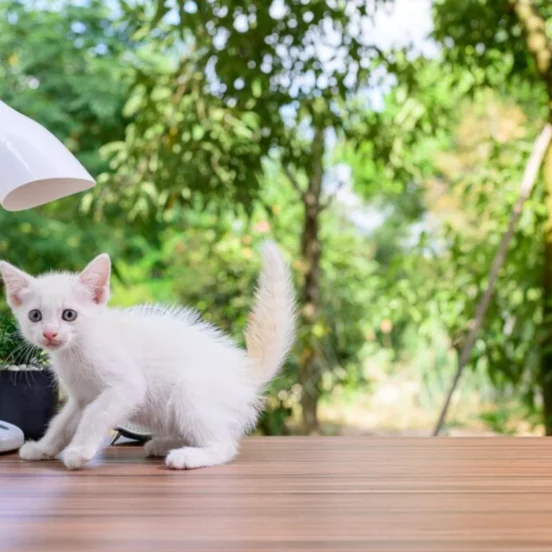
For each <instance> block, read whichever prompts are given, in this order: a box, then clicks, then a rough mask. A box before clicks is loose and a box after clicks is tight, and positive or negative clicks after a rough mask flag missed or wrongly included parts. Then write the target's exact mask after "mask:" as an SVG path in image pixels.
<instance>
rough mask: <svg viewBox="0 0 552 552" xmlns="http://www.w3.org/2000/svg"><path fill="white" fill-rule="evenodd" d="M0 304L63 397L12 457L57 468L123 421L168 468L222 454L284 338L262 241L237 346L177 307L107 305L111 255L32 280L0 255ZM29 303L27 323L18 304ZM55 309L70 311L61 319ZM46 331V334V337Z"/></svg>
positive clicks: (271, 255) (284, 348)
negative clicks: (144, 431)
mask: <svg viewBox="0 0 552 552" xmlns="http://www.w3.org/2000/svg"><path fill="white" fill-rule="evenodd" d="M0 272H1V273H2V276H3V278H4V282H5V285H6V295H7V298H8V302H9V304H10V306H11V308H12V310H13V312H14V314H15V316H16V318H17V320H18V323H19V326H20V329H21V331H22V333H23V335H24V336H25V338H26V339H27V340H28V341H29V342H30V343H32V344H34V345H37V346H39V347H41V348H43V349H45V350H47V351H48V352H49V353H50V357H51V360H52V368H53V370H54V372H55V374H56V376H57V377H58V378H59V379H60V380H61V382H62V383H63V384H64V386H65V387H66V388H67V391H68V394H69V400H68V402H67V403H66V405H65V406H64V408H63V409H62V411H61V412H60V413H59V414H58V415H57V416H56V417H55V418H54V419H53V421H52V422H51V424H50V427H49V428H48V431H47V432H46V435H45V436H44V437H43V438H42V439H41V440H40V441H38V442H28V443H26V444H25V445H24V446H23V447H22V448H21V450H20V455H21V458H24V459H26V460H40V459H46V458H53V457H55V456H56V455H58V454H59V453H60V452H61V451H63V461H64V463H65V465H66V466H67V468H69V469H78V468H81V467H82V466H83V465H84V464H85V463H86V462H87V461H88V460H90V459H91V458H93V456H94V455H95V454H96V453H97V451H98V449H99V448H100V446H101V443H102V441H103V439H104V438H105V436H106V434H107V433H108V432H109V430H110V429H112V428H113V427H115V426H116V425H118V424H121V423H123V422H125V421H128V420H132V421H134V422H136V423H139V424H142V425H144V426H146V427H148V428H150V429H151V430H152V431H153V433H154V438H153V440H152V441H150V442H148V443H147V444H146V447H145V449H146V454H147V455H149V456H166V464H167V466H168V467H170V468H174V469H186V468H199V467H202V466H212V465H216V464H221V463H225V462H228V461H230V460H231V459H232V458H234V457H235V456H236V454H237V451H238V442H239V439H240V438H241V437H242V436H243V435H244V434H245V433H246V432H248V431H249V430H251V429H252V428H253V427H254V426H255V423H256V420H257V416H258V413H259V408H260V406H261V402H260V393H261V392H262V388H263V387H264V386H265V385H266V384H267V383H268V382H269V381H270V380H271V379H272V378H273V377H274V376H275V374H276V373H277V371H278V370H279V368H280V366H281V365H282V363H283V361H284V360H285V357H286V355H287V353H288V351H289V349H290V347H291V345H292V343H293V335H294V319H295V312H294V293H293V288H292V285H291V279H290V273H289V269H288V267H287V265H286V264H285V262H284V261H283V259H282V257H281V255H280V252H279V250H278V248H277V247H276V245H274V244H272V243H267V244H266V245H265V246H264V248H263V268H262V271H261V275H260V279H259V289H258V291H257V294H256V298H255V305H254V308H253V312H252V314H251V319H250V323H249V325H248V327H247V330H246V343H247V348H248V350H247V351H245V350H243V349H240V348H239V347H237V346H236V344H235V343H234V342H233V341H232V340H231V339H230V338H228V337H226V336H224V335H223V334H222V333H221V332H219V331H218V330H217V329H215V328H213V327H212V326H211V325H209V324H207V323H206V322H202V321H201V320H200V318H199V315H197V314H196V313H195V312H193V311H190V310H187V309H179V308H165V307H162V306H151V307H134V308H131V309H125V310H120V309H111V308H108V307H106V302H107V300H108V297H109V275H110V261H109V257H108V256H107V255H105V254H104V255H100V256H99V257H96V259H94V260H93V261H92V262H91V263H90V264H89V265H88V266H87V267H86V268H85V269H84V271H83V272H82V273H81V274H79V275H76V274H70V273H50V274H45V275H41V276H39V277H36V278H33V277H31V276H29V275H28V274H26V273H24V272H22V271H20V270H19V269H16V268H15V267H13V266H12V265H10V264H8V263H6V262H3V261H0ZM33 309H38V310H40V312H41V314H42V320H40V321H39V322H32V321H31V320H30V319H29V312H30V311H31V310H33ZM65 309H72V310H74V311H76V313H77V318H76V319H75V320H74V321H65V320H63V319H62V314H63V312H64V310H65ZM52 335H54V336H55V337H54V338H52V337H51V336H52Z"/></svg>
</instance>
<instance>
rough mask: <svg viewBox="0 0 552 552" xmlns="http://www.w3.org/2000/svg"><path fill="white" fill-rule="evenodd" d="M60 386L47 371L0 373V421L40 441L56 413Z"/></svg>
mask: <svg viewBox="0 0 552 552" xmlns="http://www.w3.org/2000/svg"><path fill="white" fill-rule="evenodd" d="M56 403H57V387H56V384H55V380H54V377H53V375H52V374H51V372H50V371H48V370H40V371H39V370H28V371H23V370H21V371H12V370H0V420H4V421H6V422H9V423H11V424H14V425H16V426H17V427H19V428H21V430H22V431H23V433H24V434H25V439H26V440H27V439H32V440H37V439H40V438H41V437H42V436H43V435H44V433H45V432H46V429H47V427H48V423H49V422H50V420H51V419H52V417H53V415H54V414H55V410H56Z"/></svg>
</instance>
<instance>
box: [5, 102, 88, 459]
mask: <svg viewBox="0 0 552 552" xmlns="http://www.w3.org/2000/svg"><path fill="white" fill-rule="evenodd" d="M94 185H95V182H94V179H93V178H92V177H91V176H90V175H89V174H88V172H87V171H86V169H85V168H84V167H83V166H82V165H81V164H80V163H79V162H78V161H77V159H76V158H75V157H74V156H73V154H71V153H70V152H69V150H68V149H67V148H66V147H65V146H64V145H63V144H62V143H61V142H60V141H59V140H58V139H57V138H56V137H55V136H54V135H53V134H52V133H51V132H49V131H48V130H46V129H45V128H44V127H43V126H41V125H39V124H38V123H37V122H35V121H33V120H32V119H29V118H28V117H25V115H22V114H21V113H19V112H17V111H16V110H15V109H12V108H11V107H8V106H7V105H6V104H5V103H3V102H1V101H0V204H1V205H2V207H3V208H4V209H6V210H7V211H22V210H24V209H31V208H32V207H38V206H39V205H44V204H45V203H49V202H50V201H54V200H56V199H61V198H62V197H66V196H68V195H72V194H76V193H78V192H83V191H84V190H87V189H89V188H92V187H93V186H94ZM23 438H24V436H23V432H22V431H21V429H19V428H18V427H16V426H15V425H13V424H9V423H7V422H3V421H0V453H2V452H7V451H11V450H15V449H18V448H19V447H20V446H21V445H22V444H23Z"/></svg>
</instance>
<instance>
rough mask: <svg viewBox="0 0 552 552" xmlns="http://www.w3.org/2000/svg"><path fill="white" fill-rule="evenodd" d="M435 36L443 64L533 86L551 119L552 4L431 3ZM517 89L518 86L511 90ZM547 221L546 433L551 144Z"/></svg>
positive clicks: (551, 304) (551, 378)
mask: <svg viewBox="0 0 552 552" xmlns="http://www.w3.org/2000/svg"><path fill="white" fill-rule="evenodd" d="M434 20H435V38H436V39H437V40H438V41H439V42H440V44H441V45H442V48H443V55H444V58H445V60H446V61H447V62H449V63H451V64H454V65H456V66H457V67H462V68H467V69H468V70H469V71H471V73H472V75H474V77H475V78H474V87H477V88H481V87H488V86H491V87H493V88H494V89H495V90H497V91H504V90H506V89H508V91H509V93H510V94H511V95H512V96H514V97H516V96H519V90H521V91H526V90H527V88H528V86H531V87H532V92H531V96H532V97H531V101H532V104H533V105H532V106H528V108H527V112H528V113H531V114H532V115H533V116H534V117H536V118H540V119H541V120H548V121H552V38H551V37H550V33H549V28H550V24H551V22H552V5H551V4H550V3H549V2H547V1H546V0H486V1H483V2H482V1H479V0H477V1H476V0H469V1H466V2H462V3H461V4H458V3H456V2H452V1H451V0H438V1H436V2H435V4H434ZM514 87H517V90H516V89H515V88H514ZM544 188H545V190H546V194H545V198H546V199H545V204H546V207H547V216H546V220H545V222H544V223H543V228H542V230H541V232H542V234H543V236H544V252H543V253H544V255H543V256H544V267H543V272H542V291H543V293H542V307H543V327H544V330H545V334H546V337H545V338H544V340H543V342H542V345H541V350H540V359H541V360H540V362H541V370H540V377H539V380H540V385H541V389H542V396H543V399H544V419H545V426H546V431H547V434H552V347H551V345H552V330H551V328H550V320H551V315H552V147H551V148H549V151H548V154H547V159H546V162H545V171H544Z"/></svg>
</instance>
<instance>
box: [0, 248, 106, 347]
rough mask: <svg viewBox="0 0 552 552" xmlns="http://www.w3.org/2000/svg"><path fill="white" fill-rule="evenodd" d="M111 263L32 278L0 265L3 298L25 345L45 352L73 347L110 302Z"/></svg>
mask: <svg viewBox="0 0 552 552" xmlns="http://www.w3.org/2000/svg"><path fill="white" fill-rule="evenodd" d="M110 272H111V261H110V260H109V256H108V255H107V254H105V253H104V254H102V255H99V256H98V257H96V258H95V259H94V260H93V261H92V262H90V263H89V264H88V266H87V267H86V268H85V269H84V270H83V271H82V272H81V273H80V274H71V273H49V274H43V275H41V276H37V277H33V276H30V275H29V274H27V273H26V272H23V271H22V270H20V269H19V268H16V267H15V266H13V265H11V264H9V263H7V262H5V261H0V273H1V274H2V278H3V280H4V285H5V288H6V298H7V300H8V304H9V306H10V308H11V310H12V311H13V313H14V315H15V317H16V318H17V322H18V324H19V328H20V329H21V333H22V334H23V335H24V336H25V338H26V339H27V341H29V342H30V343H32V344H33V345H36V346H38V347H40V348H41V349H45V350H46V351H49V352H52V351H60V350H62V349H64V348H66V347H68V346H70V345H71V344H75V343H76V342H77V341H78V339H79V336H81V335H83V334H84V333H85V331H86V320H87V319H90V318H91V317H93V316H94V315H96V314H97V313H98V310H99V309H101V308H103V307H104V306H105V304H106V303H107V301H108V299H109V276H110Z"/></svg>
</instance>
